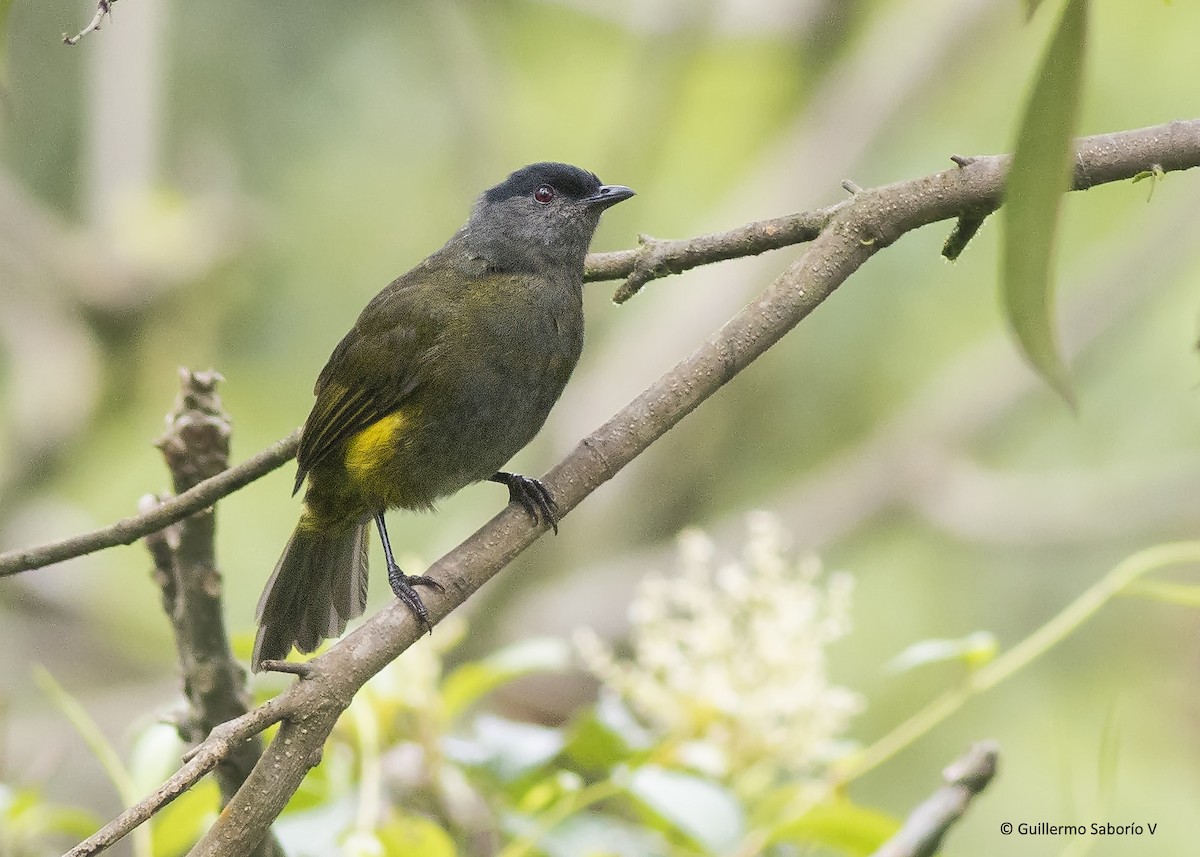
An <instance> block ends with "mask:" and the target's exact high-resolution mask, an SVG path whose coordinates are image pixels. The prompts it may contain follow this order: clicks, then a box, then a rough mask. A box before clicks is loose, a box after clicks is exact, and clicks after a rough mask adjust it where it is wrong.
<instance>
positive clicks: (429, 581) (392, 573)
mask: <svg viewBox="0 0 1200 857" xmlns="http://www.w3.org/2000/svg"><path fill="white" fill-rule="evenodd" d="M387 577H388V583H389V584H390V585H391V587H392V592H393V593H394V594H395V596H396V597H397V598H399V599H400V601H401V602H403V604H404V606H405V607H407V608H408V609H409V610H411V611H412V612H413V614H414V615H415V616H416V617H417V618H418V619H420V620H421V624H422V625H424V626H425V629H426V630H427V631H429V633H430V634H432V633H433V624H432V623H431V622H430V621H429V611H428V610H426V609H425V602H423V601H422V600H421V596H420V595H419V594H418V593H417V590H416V589H414V587H416V586H428V587H430V588H432V589H436V590H437V591H438V592H445V591H446V590H445V588H444V587H443V586H442V585H441V584H440V583H438V582H437V581H436V580H434V579H433V578H432V577H426V576H425V575H423V574H405V573H404V572H403V571H401V570H400V566H398V565H396V564H395V563H391V564H389V565H388V573H387Z"/></svg>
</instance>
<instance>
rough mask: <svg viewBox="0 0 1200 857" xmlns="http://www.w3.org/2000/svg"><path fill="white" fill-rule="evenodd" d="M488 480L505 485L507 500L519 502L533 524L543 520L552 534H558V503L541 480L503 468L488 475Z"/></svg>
mask: <svg viewBox="0 0 1200 857" xmlns="http://www.w3.org/2000/svg"><path fill="white" fill-rule="evenodd" d="M488 480H489V481H491V482H499V483H500V484H501V485H507V486H508V502H510V503H520V504H521V508H523V509H524V510H525V512H526V513H527V514H528V515H529V517H530V519H531V520H532V521H533V522H534V523H535V524H541V523H543V522H545V523H547V524H549V525H550V527H551V528H552V529H553V530H554V535H556V536H557V535H558V518H559V513H558V504H557V503H555V502H554V497H553V496H552V495H551V494H550V489H549V488H547V487H546V486H545V485H543V484H542V482H541V480H539V479H534V478H532V477H530V476H522V475H521V474H519V473H505V472H504V471H503V470H501V471H500V472H498V473H496V474H495V475H494V476H489V477H488Z"/></svg>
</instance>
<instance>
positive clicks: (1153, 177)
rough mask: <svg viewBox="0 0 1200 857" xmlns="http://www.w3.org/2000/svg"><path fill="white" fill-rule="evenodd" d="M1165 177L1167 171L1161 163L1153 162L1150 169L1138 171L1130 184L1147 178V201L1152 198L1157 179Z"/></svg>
mask: <svg viewBox="0 0 1200 857" xmlns="http://www.w3.org/2000/svg"><path fill="white" fill-rule="evenodd" d="M1166 177H1167V173H1166V171H1165V170H1163V168H1162V164H1154V165H1153V166H1152V167H1151V168H1150V169H1148V170H1142V171H1141V172H1140V173H1138V174H1137V175H1136V176H1134V177H1133V179H1132V181H1131V184H1137V183H1138V182H1140V181H1145V180H1146V179H1149V180H1150V192H1149V193H1148V194H1146V202H1149V201H1150V200H1152V199H1154V191H1155V189H1156V188H1157V187H1158V182H1159V180H1160V179H1165V178H1166Z"/></svg>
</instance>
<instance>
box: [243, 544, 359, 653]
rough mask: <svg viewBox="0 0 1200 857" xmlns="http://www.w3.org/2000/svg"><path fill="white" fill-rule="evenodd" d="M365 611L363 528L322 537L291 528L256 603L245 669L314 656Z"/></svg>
mask: <svg viewBox="0 0 1200 857" xmlns="http://www.w3.org/2000/svg"><path fill="white" fill-rule="evenodd" d="M366 606H367V527H366V524H365V523H364V524H360V525H358V526H355V527H352V528H350V529H348V530H344V531H340V532H335V533H328V532H324V531H320V530H310V529H300V528H297V529H296V531H295V532H294V533H292V537H291V539H290V540H288V543H287V547H285V548H284V549H283V555H282V556H280V557H279V562H278V563H277V564H276V565H275V571H274V573H273V574H272V575H271V579H270V580H269V581H267V588H266V589H265V590H263V594H262V598H261V599H259V602H258V613H257V616H258V636H257V637H256V638H255V640H254V656H253V657H252V658H251V661H250V669H252V670H253V671H254V672H258V670H259V669H260V668H261V666H262V662H263V661H265V660H276V659H282V658H286V657H287V654H288V652H289V651H291V649H292V646H295V647H296V648H297V649H298V650H299V651H301V652H311V651H314V650H315V649H316V648H317V646H319V645H320V644H321V641H322V640H324V639H327V638H329V637H336V636H338V635H339V634H341V633H342V632H343V631H345V630H346V623H347V622H348V621H350V620H351V619H353V618H355V617H356V616H361V615H362V612H363V610H364V609H365V608H366Z"/></svg>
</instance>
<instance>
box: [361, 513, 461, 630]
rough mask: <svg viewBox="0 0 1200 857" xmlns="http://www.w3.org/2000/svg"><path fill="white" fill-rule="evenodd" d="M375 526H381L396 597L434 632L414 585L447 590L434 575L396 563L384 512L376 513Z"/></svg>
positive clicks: (390, 580)
mask: <svg viewBox="0 0 1200 857" xmlns="http://www.w3.org/2000/svg"><path fill="white" fill-rule="evenodd" d="M375 526H376V527H378V528H379V540H380V541H381V542H383V556H384V558H385V559H386V560H387V577H388V583H389V584H391V587H392V592H394V593H395V595H396V597H397V598H399V599H400V600H401V601H402V602H404V606H406V607H407V608H408V609H409V610H411V611H412V612H413V613H414V614H416V617H417V618H418V619H420V620H421V623H422V624H423V625H424V626H425V627H426V629H428V631H429V633H431V634H432V633H433V625H432V624H431V623H430V621H429V611H428V610H426V609H425V604H424V602H423V601H421V596H420V595H418V594H417V590H415V589H413V587H414V586H430V587H433V588H434V589H436V590H437V591H438V592H445V591H446V590H445V589H443V588H442V585H441V584H440V583H438V582H437V581H436V580H434V579H433V578H432V577H426V576H425V575H422V574H405V573H404V572H403V571H401V570H400V566H399V565H397V564H396V557H395V555H394V554H393V553H392V543H391V540H389V539H388V533H387V524H385V523H384V520H383V512H376V513H375Z"/></svg>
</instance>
